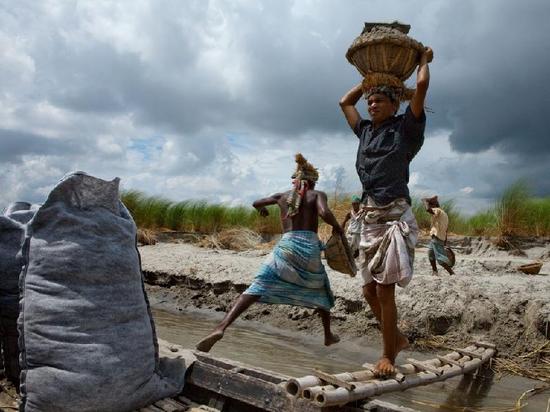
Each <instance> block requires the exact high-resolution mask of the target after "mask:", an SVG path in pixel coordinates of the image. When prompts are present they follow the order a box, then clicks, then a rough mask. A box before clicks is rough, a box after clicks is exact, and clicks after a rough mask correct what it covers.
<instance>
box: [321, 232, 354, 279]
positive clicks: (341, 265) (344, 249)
mask: <svg viewBox="0 0 550 412" xmlns="http://www.w3.org/2000/svg"><path fill="white" fill-rule="evenodd" d="M325 258H326V260H327V264H328V265H329V267H330V268H331V269H334V270H336V271H338V272H341V273H345V274H346V275H350V276H352V277H353V276H355V275H356V273H357V267H356V266H355V259H354V258H353V256H352V253H351V249H350V247H349V244H348V241H347V239H346V238H345V237H344V236H343V235H332V236H331V237H330V239H329V240H328V242H327V243H326V247H325Z"/></svg>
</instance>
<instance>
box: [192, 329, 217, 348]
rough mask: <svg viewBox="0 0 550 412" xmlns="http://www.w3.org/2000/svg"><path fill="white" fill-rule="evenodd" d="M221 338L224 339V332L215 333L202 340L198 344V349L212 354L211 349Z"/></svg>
mask: <svg viewBox="0 0 550 412" xmlns="http://www.w3.org/2000/svg"><path fill="white" fill-rule="evenodd" d="M221 338H223V332H222V331H214V332H212V333H211V334H210V335H208V336H207V337H206V338H204V339H203V340H201V341H200V342H199V343H197V346H196V349H197V350H200V351H201V352H210V349H212V346H214V344H215V343H216V342H217V341H219V340H220V339H221Z"/></svg>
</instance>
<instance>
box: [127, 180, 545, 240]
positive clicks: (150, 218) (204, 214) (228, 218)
mask: <svg viewBox="0 0 550 412" xmlns="http://www.w3.org/2000/svg"><path fill="white" fill-rule="evenodd" d="M121 198H122V201H123V202H124V204H125V205H126V207H127V208H128V209H129V210H130V213H132V216H133V217H134V220H135V221H136V224H137V225H138V226H139V227H141V228H147V229H155V230H162V229H166V230H177V231H185V232H199V233H217V232H220V231H222V230H225V229H230V228H235V227H245V228H248V229H252V230H254V231H256V232H259V233H266V234H273V233H280V232H281V225H280V222H279V219H280V218H279V209H278V207H276V206H271V207H270V208H268V209H269V212H270V215H269V216H268V217H267V218H262V217H260V215H259V214H258V213H257V212H256V210H255V209H253V208H252V207H245V206H235V207H232V206H227V205H223V204H209V203H207V202H205V201H193V200H187V201H183V202H173V201H170V200H167V199H164V198H161V197H154V196H146V195H144V194H143V193H141V192H138V191H135V190H131V191H127V192H124V193H123V194H122V196H121ZM329 204H330V206H331V209H332V210H333V212H334V214H335V216H336V218H337V219H338V221H339V222H342V221H343V220H344V217H345V215H346V213H347V212H348V211H349V208H350V204H351V197H350V196H345V195H338V196H337V198H335V199H330V201H329ZM441 206H442V208H443V209H444V210H445V211H446V212H447V214H448V215H449V232H451V233H456V234H461V235H471V236H550V197H549V196H547V197H544V198H535V197H533V196H532V195H531V193H530V191H529V188H528V186H527V184H526V183H525V182H524V181H518V182H516V183H514V184H513V185H511V186H510V187H509V188H507V189H506V190H505V191H504V193H503V194H502V196H501V197H500V199H498V200H497V201H496V203H495V205H494V206H493V207H491V208H489V209H488V210H485V211H482V212H479V213H476V214H475V215H473V216H464V215H462V214H461V213H460V212H459V211H458V210H457V208H456V205H455V202H454V201H453V200H452V199H451V200H445V201H443V202H442V204H441ZM412 207H413V212H414V214H415V216H416V219H417V221H418V225H419V227H420V228H421V229H424V230H428V229H429V228H430V215H429V214H428V213H427V212H426V211H425V209H424V206H423V205H422V202H421V201H420V199H417V198H413V202H412Z"/></svg>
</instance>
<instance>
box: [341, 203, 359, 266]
mask: <svg viewBox="0 0 550 412" xmlns="http://www.w3.org/2000/svg"><path fill="white" fill-rule="evenodd" d="M360 206H361V198H360V197H359V196H357V195H353V196H352V197H351V210H350V211H349V212H348V213H347V214H346V217H345V218H344V222H343V223H342V228H343V229H345V228H346V223H347V222H349V225H348V228H347V230H346V238H347V239H348V244H349V247H350V249H351V254H352V256H353V257H354V258H356V257H357V256H358V255H359V241H360V240H361V227H362V226H363V223H362V221H363V217H362V216H361V214H360V210H359V207H360Z"/></svg>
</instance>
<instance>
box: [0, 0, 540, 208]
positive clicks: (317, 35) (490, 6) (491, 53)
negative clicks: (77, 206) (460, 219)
mask: <svg viewBox="0 0 550 412" xmlns="http://www.w3.org/2000/svg"><path fill="white" fill-rule="evenodd" d="M549 17H550V4H549V3H548V2H547V1H543V0H528V1H525V2H516V3H513V2H502V1H498V0H487V1H483V2H480V1H473V0H466V1H462V2H455V1H438V0H427V1H423V2H408V1H400V2H392V3H390V4H388V2H385V1H369V2H365V1H359V0H356V1H348V2H345V3H337V2H330V1H313V0H307V1H298V0H296V1H290V0H281V1H263V2H251V1H244V0H243V1H229V2H226V1H186V2H180V1H146V0H143V1H117V2H96V1H55V0H52V1H48V2H33V1H18V2H9V1H2V0H0V53H1V54H0V56H1V60H2V64H1V65H0V76H1V77H2V79H3V81H2V82H1V84H0V120H1V121H2V128H3V129H1V130H0V146H1V151H0V204H5V203H7V202H9V201H12V200H30V201H40V200H42V199H41V198H42V197H43V195H44V193H47V189H48V187H51V186H52V185H53V184H55V182H56V180H57V178H59V177H61V176H58V174H60V175H62V174H64V173H65V172H68V171H70V170H74V169H78V170H86V171H88V172H89V173H92V174H96V175H99V176H102V177H105V178H109V179H110V178H112V177H113V176H115V175H116V176H120V177H121V178H122V181H123V184H124V186H125V187H126V188H139V189H141V190H145V191H147V192H149V193H152V194H153V193H156V194H157V193H158V194H163V195H165V196H167V197H171V198H173V199H182V198H191V197H201V198H206V199H209V200H215V201H229V202H234V203H239V202H248V201H250V199H251V198H253V197H255V196H259V195H265V193H263V192H264V191H266V190H267V191H268V192H269V191H277V190H280V189H282V188H284V187H286V186H285V185H287V184H288V175H289V169H291V168H292V155H293V153H295V152H296V151H302V152H304V154H305V155H306V156H307V157H309V158H310V159H311V160H312V161H314V162H317V166H319V167H320V169H321V171H322V172H323V170H324V171H325V174H326V179H325V183H324V184H325V188H326V189H329V188H330V187H331V185H332V184H333V183H331V182H332V180H331V177H330V176H332V174H333V171H334V170H339V169H338V168H343V169H344V170H345V176H346V177H345V179H344V185H345V189H346V190H350V191H351V190H357V189H358V187H359V184H358V180H357V178H356V175H355V172H354V168H353V163H354V152H355V150H356V144H357V141H356V139H355V138H354V136H353V135H352V134H351V132H350V131H349V129H348V127H347V125H346V123H345V121H344V120H343V118H342V116H341V114H340V112H339V107H338V100H339V98H340V97H341V95H342V94H343V93H344V92H345V91H346V90H348V89H349V88H351V87H352V86H353V85H354V84H356V83H357V82H359V81H360V76H359V74H358V73H357V71H356V70H355V68H353V67H352V66H351V65H350V64H349V63H348V62H347V61H346V59H345V57H344V55H345V52H346V50H347V47H348V46H349V44H350V43H351V41H352V40H353V39H354V38H355V37H356V36H357V35H358V34H359V33H360V31H361V29H362V26H363V23H364V21H392V20H395V19H397V20H401V21H404V22H406V23H408V24H411V26H412V30H411V32H410V35H411V36H412V37H414V38H416V39H418V40H420V41H422V42H423V43H424V44H426V45H430V46H432V47H433V49H434V51H435V59H434V62H433V63H432V64H431V73H432V81H431V86H430V92H429V96H428V99H427V105H428V106H429V108H430V109H431V112H430V113H429V114H428V126H427V130H426V134H427V139H426V144H425V147H424V149H423V150H422V151H421V153H420V155H419V156H418V158H417V159H415V160H414V162H413V164H412V170H411V171H412V175H413V176H415V179H414V181H411V188H412V189H413V190H417V191H419V192H437V193H440V194H442V195H443V196H445V195H446V196H449V197H451V196H452V197H454V198H456V199H457V200H458V202H459V203H460V204H462V205H474V204H475V205H476V206H474V207H481V206H483V205H487V204H489V203H490V201H491V199H492V198H493V197H494V196H496V195H497V194H498V193H499V191H501V190H502V189H503V188H504V187H505V186H507V185H509V184H510V183H512V182H513V181H515V180H516V179H517V178H520V177H526V178H528V179H529V181H530V182H531V184H532V187H533V190H534V191H535V192H536V193H537V194H539V195H547V194H548V193H550V182H549V179H544V178H542V176H541V175H544V174H545V173H546V174H548V173H547V170H548V168H547V165H548V163H549V162H550V139H549V136H548V132H547V130H546V127H545V126H546V125H545V120H546V118H548V114H549V113H548V110H549V95H550V87H549V86H548V81H547V72H548V67H549V64H550V53H548V48H549V45H550V34H548V31H547V30H546V29H545V27H546V26H547V21H548V18H549ZM410 83H411V84H412V83H414V78H413V79H411V81H410ZM360 110H361V111H363V112H364V111H365V108H364V105H363V104H362V103H361V104H360ZM37 170H41V173H40V176H41V177H40V178H37V177H36V171H37ZM21 179H27V181H28V184H27V185H21V184H15V183H14V182H16V181H20V180H21ZM48 179H49V180H48ZM464 188H469V189H465V190H462V189H464ZM470 189H471V190H470Z"/></svg>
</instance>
